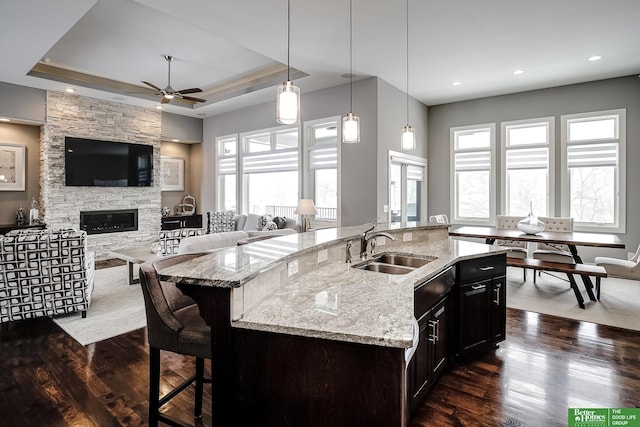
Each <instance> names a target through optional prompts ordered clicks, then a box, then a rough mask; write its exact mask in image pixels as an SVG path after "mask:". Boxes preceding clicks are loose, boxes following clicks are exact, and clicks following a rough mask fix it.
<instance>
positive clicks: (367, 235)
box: [360, 218, 398, 259]
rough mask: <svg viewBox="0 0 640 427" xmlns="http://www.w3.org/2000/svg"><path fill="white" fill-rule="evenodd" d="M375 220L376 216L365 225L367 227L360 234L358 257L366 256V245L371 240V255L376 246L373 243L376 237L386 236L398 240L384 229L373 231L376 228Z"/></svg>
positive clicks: (363, 257) (364, 257)
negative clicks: (369, 223) (368, 224)
mask: <svg viewBox="0 0 640 427" xmlns="http://www.w3.org/2000/svg"><path fill="white" fill-rule="evenodd" d="M377 220H378V218H376V219H374V220H373V222H372V223H371V225H370V226H369V227H367V229H366V230H364V231H363V232H362V234H361V235H360V258H361V259H366V258H367V246H368V245H369V242H371V255H373V252H374V250H375V247H376V245H375V238H376V237H386V238H387V239H389V240H398V238H397V237H395V236H394V235H392V234H389V233H387V232H386V231H373V230H374V229H375V228H376V223H377ZM372 239H373V240H372Z"/></svg>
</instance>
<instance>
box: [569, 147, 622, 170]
mask: <svg viewBox="0 0 640 427" xmlns="http://www.w3.org/2000/svg"><path fill="white" fill-rule="evenodd" d="M617 165H618V144H617V143H604V144H571V145H568V146H567V166H568V167H569V168H575V167H589V166H617Z"/></svg>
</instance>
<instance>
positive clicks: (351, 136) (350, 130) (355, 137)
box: [342, 112, 360, 144]
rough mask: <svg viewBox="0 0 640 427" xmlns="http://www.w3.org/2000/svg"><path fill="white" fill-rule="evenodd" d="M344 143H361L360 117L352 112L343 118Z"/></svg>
mask: <svg viewBox="0 0 640 427" xmlns="http://www.w3.org/2000/svg"><path fill="white" fill-rule="evenodd" d="M342 142H344V143H345V144H355V143H358V142H360V117H358V116H356V115H355V114H353V113H351V112H349V114H347V115H346V116H345V117H343V118H342Z"/></svg>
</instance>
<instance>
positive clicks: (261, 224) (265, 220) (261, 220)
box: [256, 214, 273, 231]
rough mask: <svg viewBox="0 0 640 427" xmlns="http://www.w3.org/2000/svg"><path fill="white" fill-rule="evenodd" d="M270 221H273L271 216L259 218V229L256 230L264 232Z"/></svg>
mask: <svg viewBox="0 0 640 427" xmlns="http://www.w3.org/2000/svg"><path fill="white" fill-rule="evenodd" d="M270 221H273V217H272V216H271V215H269V214H267V215H262V216H261V217H260V218H258V227H256V230H258V231H262V229H263V228H264V226H265V225H267V223H268V222H270Z"/></svg>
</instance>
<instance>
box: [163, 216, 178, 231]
mask: <svg viewBox="0 0 640 427" xmlns="http://www.w3.org/2000/svg"><path fill="white" fill-rule="evenodd" d="M180 224H181V220H180V218H162V227H161V228H162V229H163V230H176V229H178V228H181V227H180Z"/></svg>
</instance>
